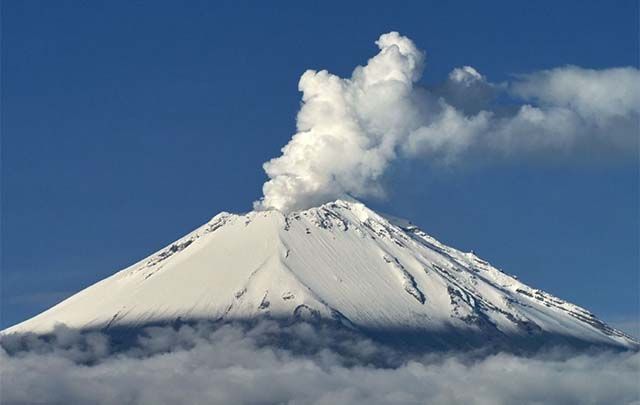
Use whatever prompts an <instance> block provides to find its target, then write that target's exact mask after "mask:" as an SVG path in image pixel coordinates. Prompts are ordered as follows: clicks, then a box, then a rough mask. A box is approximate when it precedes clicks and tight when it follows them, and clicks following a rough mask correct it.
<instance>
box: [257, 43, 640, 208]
mask: <svg viewBox="0 0 640 405" xmlns="http://www.w3.org/2000/svg"><path fill="white" fill-rule="evenodd" d="M376 44H377V45H378V47H379V48H380V52H379V53H378V54H377V55H376V56H374V57H373V58H371V59H369V61H368V62H367V64H366V65H365V66H358V67H357V68H356V69H355V70H354V71H353V73H352V75H351V77H350V78H340V77H338V76H336V75H333V74H331V73H329V72H327V71H326V70H323V71H320V72H317V71H313V70H309V71H307V72H305V73H304V74H303V75H302V77H301V79H300V84H299V89H300V91H301V92H302V107H301V108H300V111H299V113H298V117H297V129H298V132H297V133H296V134H295V135H294V136H293V137H292V139H291V141H290V142H289V143H288V144H287V145H286V146H285V147H284V148H283V149H282V156H280V157H278V158H275V159H272V160H270V161H269V162H267V163H265V165H264V169H265V171H266V173H267V175H268V176H269V180H268V181H267V182H266V183H265V184H264V187H263V193H264V197H263V198H262V199H261V200H260V201H257V202H255V203H254V206H255V207H256V208H258V209H269V208H275V209H279V210H282V211H291V210H296V209H303V208H308V207H310V206H314V205H317V204H320V203H323V202H326V201H328V200H331V199H335V198H338V197H340V196H342V195H344V194H352V195H355V196H356V197H367V196H374V197H379V196H383V195H384V190H383V188H382V187H381V184H380V180H381V178H382V176H383V175H384V173H385V172H386V171H387V170H388V168H389V167H390V165H392V164H393V163H394V161H396V160H398V159H423V160H428V161H430V162H445V163H448V164H453V163H456V162H458V161H460V160H458V158H461V157H463V156H466V155H469V156H474V157H477V156H482V157H484V158H485V159H486V160H488V161H490V160H492V159H494V158H495V157H500V158H505V157H507V158H508V157H512V156H523V155H549V154H562V155H566V154H572V153H574V154H581V153H586V152H589V153H592V154H593V151H595V154H611V153H613V154H622V155H624V154H627V155H628V154H634V153H637V140H638V119H639V116H640V73H639V71H638V69H635V68H631V67H629V68H613V69H603V70H591V69H582V68H579V67H575V66H566V67H561V68H557V69H552V70H545V71H540V72H534V73H531V74H528V75H521V76H516V78H515V79H514V80H513V81H512V82H510V83H501V84H494V83H491V82H489V81H488V80H487V78H486V77H484V76H483V75H482V74H481V73H480V72H478V71H477V70H476V69H474V68H473V67H471V66H464V67H461V68H456V69H454V70H453V71H452V72H451V73H450V74H449V77H448V78H447V80H446V81H445V82H444V83H443V84H441V85H439V86H435V88H432V89H426V88H423V87H421V86H419V85H418V84H417V82H418V81H419V80H420V78H421V75H422V70H423V66H424V54H423V53H422V52H421V51H420V50H418V49H417V47H416V46H415V45H414V43H413V42H412V41H411V40H410V39H408V38H406V37H403V36H401V35H399V34H398V33H396V32H391V33H388V34H384V35H382V36H381V37H380V39H379V40H378V41H377V42H376ZM498 95H502V96H503V98H505V97H506V98H508V99H509V100H510V102H509V103H507V104H504V103H502V104H500V103H499V102H498V101H497V99H498V97H497V96H498Z"/></svg>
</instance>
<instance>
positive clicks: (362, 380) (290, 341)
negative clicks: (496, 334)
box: [0, 321, 640, 404]
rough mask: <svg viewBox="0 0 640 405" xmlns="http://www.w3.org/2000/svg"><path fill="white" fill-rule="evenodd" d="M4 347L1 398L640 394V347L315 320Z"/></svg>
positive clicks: (391, 399) (479, 399) (326, 400)
mask: <svg viewBox="0 0 640 405" xmlns="http://www.w3.org/2000/svg"><path fill="white" fill-rule="evenodd" d="M274 336H280V337H281V338H282V337H284V338H285V340H282V341H280V343H276V342H275V341H273V340H272V341H269V339H268V337H271V338H273V337H274ZM2 346H3V350H1V351H0V361H1V362H2V392H1V398H2V403H3V404H4V403H6V404H21V403H50V404H69V403H73V404H176V403H207V404H228V403H237V404H243V403H292V404H347V403H348V404H359V403H362V404H365V403H366V404H383V403H396V404H423V403H429V404H452V403H460V404H529V403H562V404H578V403H579V404H590V403H591V404H605V403H606V404H614V403H616V404H622V403H625V404H631V403H638V402H639V401H640V393H639V391H638V388H637V385H636V383H637V381H638V378H640V355H639V354H638V353H611V352H597V353H590V354H568V353H562V352H560V351H554V352H549V353H545V354H539V355H537V356H535V357H518V356H514V355H511V354H504V353H500V354H494V355H489V356H472V355H469V354H468V353H467V354H464V355H462V354H461V355H456V354H430V355H413V356H408V355H407V354H406V353H402V352H397V351H395V350H394V349H391V348H389V347H385V346H382V345H380V344H377V343H375V342H373V341H371V340H368V339H366V338H363V337H361V336H356V335H350V334H349V333H346V332H345V333H343V332H336V331H331V330H328V329H319V327H317V326H316V327H312V326H311V325H308V324H295V325H292V326H289V327H284V328H283V327H281V326H279V325H277V324H275V323H273V322H268V321H265V322H262V323H259V324H257V325H255V326H253V327H250V328H247V327H241V326H232V325H226V326H222V327H219V326H217V327H214V326H213V325H211V324H199V325H194V326H187V325H183V326H181V327H179V328H171V327H156V328H149V329H147V330H146V331H145V332H144V333H143V334H142V335H141V336H140V337H138V339H137V343H136V344H135V345H133V346H131V347H126V348H123V347H119V346H117V345H115V344H113V343H111V342H110V340H109V337H108V336H106V335H104V334H101V333H85V334H80V333H78V332H75V331H71V330H68V329H65V328H59V329H58V330H57V331H56V335H55V338H54V339H52V340H50V341H48V342H45V341H44V340H43V339H42V338H36V337H27V338H24V337H23V338H21V339H17V338H15V337H14V338H7V337H4V338H3V340H2Z"/></svg>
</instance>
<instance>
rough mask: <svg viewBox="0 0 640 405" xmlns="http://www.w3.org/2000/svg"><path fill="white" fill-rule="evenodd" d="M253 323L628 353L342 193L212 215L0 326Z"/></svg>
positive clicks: (604, 329)
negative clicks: (297, 207)
mask: <svg viewBox="0 0 640 405" xmlns="http://www.w3.org/2000/svg"><path fill="white" fill-rule="evenodd" d="M262 318H267V319H279V320H295V319H299V320H305V321H314V320H324V321H330V322H335V323H336V324H339V325H342V326H344V327H346V328H350V329H354V330H362V331H371V332H375V333H381V334H390V333H393V332H394V331H405V332H410V333H411V334H413V335H416V336H433V337H437V336H439V338H434V341H437V342H436V343H437V344H438V345H440V346H443V347H446V346H449V345H450V346H458V345H465V344H470V342H472V341H473V342H475V343H482V342H489V343H491V342H498V341H501V340H514V341H516V340H518V339H520V340H522V339H524V340H527V339H531V340H535V339H541V340H542V341H544V340H545V339H547V338H548V337H549V336H553V337H558V338H562V339H567V341H579V342H584V343H586V344H594V345H605V346H614V347H619V348H628V349H637V348H638V343H637V342H636V341H635V340H633V339H632V338H630V337H629V336H627V335H625V334H624V333H622V332H621V331H618V330H615V329H613V328H611V327H609V326H607V325H606V324H604V323H603V322H602V321H600V320H598V319H597V318H596V317H595V316H594V315H593V314H591V313H590V312H589V311H587V310H585V309H583V308H580V307H578V306H576V305H573V304H571V303H568V302H566V301H563V300H561V299H559V298H556V297H554V296H552V295H550V294H547V293H545V292H543V291H540V290H537V289H534V288H531V287H529V286H527V285H525V284H523V283H521V282H520V281H518V280H517V279H516V278H515V277H513V276H510V275H508V274H505V273H503V272H502V271H500V270H498V269H496V268H495V267H492V266H491V265H490V264H489V263H487V262H486V261H484V260H482V259H480V258H479V257H477V256H475V255H474V254H473V253H464V252H461V251H458V250H456V249H453V248H451V247H448V246H445V245H443V244H442V243H440V242H438V241H437V240H435V239H434V238H432V237H430V236H429V235H427V234H426V233H424V232H423V231H421V230H420V229H418V228H417V227H415V226H413V225H412V224H411V223H410V222H408V221H404V220H399V219H396V218H391V217H385V216H382V215H379V214H377V213H376V212H374V211H372V210H370V209H369V208H367V207H366V206H364V205H363V204H362V203H360V202H357V201H355V200H350V199H343V200H337V201H335V202H331V203H328V204H324V205H322V206H320V207H316V208H311V209H308V210H305V211H299V212H293V213H291V214H289V215H284V214H282V213H281V212H279V211H276V210H268V211H252V212H249V213H247V214H244V215H237V214H229V213H225V212H223V213H220V214H218V215H216V216H215V217H213V218H212V219H211V221H209V222H208V223H206V224H205V225H203V226H201V227H200V228H198V229H196V230H195V231H193V232H191V233H190V234H188V235H186V236H185V237H183V238H181V239H179V240H177V241H176V242H174V243H172V244H171V245H170V246H168V247H166V248H164V249H162V250H160V251H159V252H157V253H155V254H153V255H151V256H149V257H148V258H145V259H144V260H142V261H140V262H138V263H136V264H134V265H133V266H130V267H128V268H126V269H124V270H122V271H120V272H118V273H116V274H114V275H113V276H111V277H109V278H106V279H104V280H102V281H100V282H98V283H96V284H94V285H92V286H90V287H88V288H86V289H85V290H83V291H81V292H79V293H77V294H76V295H74V296H72V297H70V298H68V299H67V300H65V301H63V302H61V303H60V304H58V305H56V306H54V307H53V308H51V309H49V310H47V311H45V312H43V313H41V314H40V315H38V316H35V317H34V318H32V319H29V320H27V321H25V322H22V323H20V324H18V325H15V326H13V327H10V328H8V329H6V330H5V331H3V332H2V333H3V334H4V335H6V334H10V333H26V332H30V333H37V334H46V333H50V332H52V331H53V330H54V327H55V326H56V325H57V324H64V325H66V326H67V327H70V328H75V329H82V330H87V329H94V330H95V329H100V330H109V329H112V328H115V327H123V328H135V327H142V326H144V325H148V324H153V323H159V322H160V323H162V322H175V321H176V320H178V321H190V320H193V321H197V320H214V321H243V320H252V319H262Z"/></svg>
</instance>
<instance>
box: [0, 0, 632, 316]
mask: <svg viewBox="0 0 640 405" xmlns="http://www.w3.org/2000/svg"><path fill="white" fill-rule="evenodd" d="M607 6H608V5H607V4H606V3H603V2H577V1H576V2H572V1H563V2H535V4H525V3H517V4H514V2H506V1H504V2H489V3H483V4H480V3H478V4H475V3H471V2H468V3H465V4H454V3H451V4H449V3H446V2H421V3H418V2H395V3H394V4H393V5H390V3H388V2H386V3H385V2H380V3H376V2H366V3H350V4H344V3H340V2H321V3H315V4H305V5H304V6H302V5H285V4H284V3H283V4H282V5H281V6H279V7H275V6H272V5H267V4H260V3H259V2H254V3H244V2H229V3H223V2H189V3H188V4H187V5H185V4H182V3H180V2H124V1H123V2H106V1H105V2H79V1H78V2H73V1H67V2H35V1H27V2H20V1H5V2H3V4H2V20H3V21H2V73H3V74H2V83H1V84H2V285H1V289H2V290H1V292H2V296H1V303H2V306H1V315H2V317H1V320H0V321H1V322H0V326H1V327H5V326H8V325H11V324H13V323H15V322H18V321H20V320H23V319H25V318H27V317H29V316H32V315H34V314H36V313H38V312H40V311H42V310H44V309H46V308H47V307H49V306H50V305H52V304H54V303H55V302H57V300H59V299H61V298H63V297H65V296H68V295H70V294H72V293H73V292H76V291H78V290H79V289H81V288H83V287H85V286H88V285H90V284H92V283H94V282H96V281H98V280H100V279H101V278H104V277H106V276H108V275H110V274H112V273H113V272H115V271H116V270H118V269H120V268H123V267H125V266H127V265H128V264H131V263H132V262H134V261H136V260H139V259H141V258H142V257H144V256H146V255H148V254H150V253H152V252H153V251H155V250H157V249H159V248H160V247H162V246H164V245H166V244H168V243H170V242H171V241H173V240H175V239H177V238H178V237H180V236H182V235H183V234H185V233H187V232H188V231H190V230H192V229H193V228H195V227H197V226H198V225H200V224H201V223H203V222H205V221H207V220H208V219H209V218H210V217H211V216H213V215H214V214H216V213H217V212H219V211H221V210H226V211H247V210H249V209H251V203H252V201H254V200H256V199H257V198H259V197H260V196H261V187H262V184H263V183H264V181H265V180H266V176H265V174H264V172H263V170H262V167H261V165H262V163H263V162H265V161H267V160H268V159H270V158H272V157H275V156H278V155H279V150H280V148H281V147H282V146H283V145H284V144H286V143H287V142H288V140H289V138H290V137H291V135H292V134H293V133H294V132H295V115H296V112H297V110H298V108H299V106H300V93H299V92H298V91H297V85H298V80H299V77H300V75H301V74H302V73H303V72H304V71H305V70H306V69H309V68H313V69H328V70H329V71H331V72H333V73H336V74H338V75H340V76H343V77H344V76H348V75H349V74H350V73H351V71H352V70H353V68H354V67H355V66H356V65H358V64H363V63H366V61H367V59H368V58H369V57H371V56H373V55H374V54H375V53H376V52H377V49H376V48H375V46H374V44H373V42H374V41H375V40H376V39H377V38H378V36H379V35H380V34H381V33H384V32H388V31H391V30H397V31H399V32H401V33H402V34H403V35H407V36H408V37H410V38H411V39H412V40H413V41H414V42H415V43H416V44H417V45H418V46H419V47H420V48H421V49H424V50H425V51H426V53H427V69H426V71H425V74H424V76H423V79H422V82H421V83H422V84H424V85H430V84H435V83H439V82H441V81H442V80H444V79H445V78H446V77H447V75H448V74H449V72H450V71H451V70H452V69H453V68H456V67H460V66H462V65H471V66H474V67H475V68H477V69H478V70H479V71H480V72H482V74H483V75H486V77H488V78H489V79H490V80H492V81H493V82H501V81H505V80H509V79H510V78H512V77H513V75H514V74H519V73H527V72H534V71H539V70H542V69H549V68H554V67H558V66H564V65H568V64H571V65H578V66H581V67H584V68H592V69H604V68H610V67H619V66H637V65H638V57H639V55H638V39H637V33H638V29H639V27H638V3H637V2H636V1H627V2H625V1H620V2H616V4H615V7H612V6H610V5H609V6H608V7H607ZM588 153H590V154H591V155H592V156H591V155H589V156H586V158H583V159H575V160H569V161H565V159H562V158H550V159H545V160H540V159H538V160H527V159H522V160H520V159H515V160H510V161H508V162H501V163H500V164H496V165H486V164H485V165H475V166H470V167H463V168H460V169H451V170H434V169H433V168H431V167H429V166H428V165H421V164H417V165H416V164H413V165H412V166H411V168H408V167H404V166H398V167H396V168H395V169H394V170H393V171H392V173H390V175H389V178H388V179H387V182H388V184H389V186H388V188H389V198H388V200H386V201H377V200H367V202H369V203H370V204H371V206H372V207H374V208H377V209H380V210H382V211H385V212H389V213H393V214H397V215H400V216H404V217H407V218H410V219H412V220H413V221H414V222H415V223H417V224H419V225H420V226H421V227H422V228H423V229H425V230H426V231H427V232H428V233H430V234H432V235H433V236H435V237H437V238H439V239H440V240H442V241H443V242H445V243H448V244H450V245H453V246H455V247H458V248H461V249H463V250H471V249H473V250H474V251H475V252H476V253H477V254H478V255H480V256H481V257H484V258H486V259H488V260H489V261H491V262H492V263H493V264H494V265H497V266H498V267H500V268H502V269H504V270H505V271H507V272H509V273H512V274H516V275H517V276H518V277H519V278H520V279H521V280H523V281H524V282H526V283H528V284H530V285H532V286H534V287H537V288H541V289H544V290H546V291H549V292H551V293H553V294H555V295H558V296H560V297H562V298H564V299H567V300H569V301H572V302H574V303H577V304H579V305H582V306H585V307H587V308H588V309H590V310H592V311H593V312H594V313H596V314H597V315H600V316H602V317H603V318H604V319H605V320H611V321H615V322H618V323H622V322H627V323H628V322H630V321H632V320H633V319H635V318H637V317H638V314H639V308H638V306H639V297H638V286H639V282H640V281H639V276H638V268H639V254H638V246H639V244H640V240H639V236H638V224H639V217H638V204H639V201H638V182H639V178H638V156H637V149H636V151H635V152H634V153H632V156H631V157H630V158H629V157H628V156H627V157H626V158H624V159H617V158H615V157H614V158H610V159H605V161H604V162H598V163H596V164H591V163H590V161H591V160H599V159H598V158H599V156H598V150H590V151H588Z"/></svg>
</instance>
